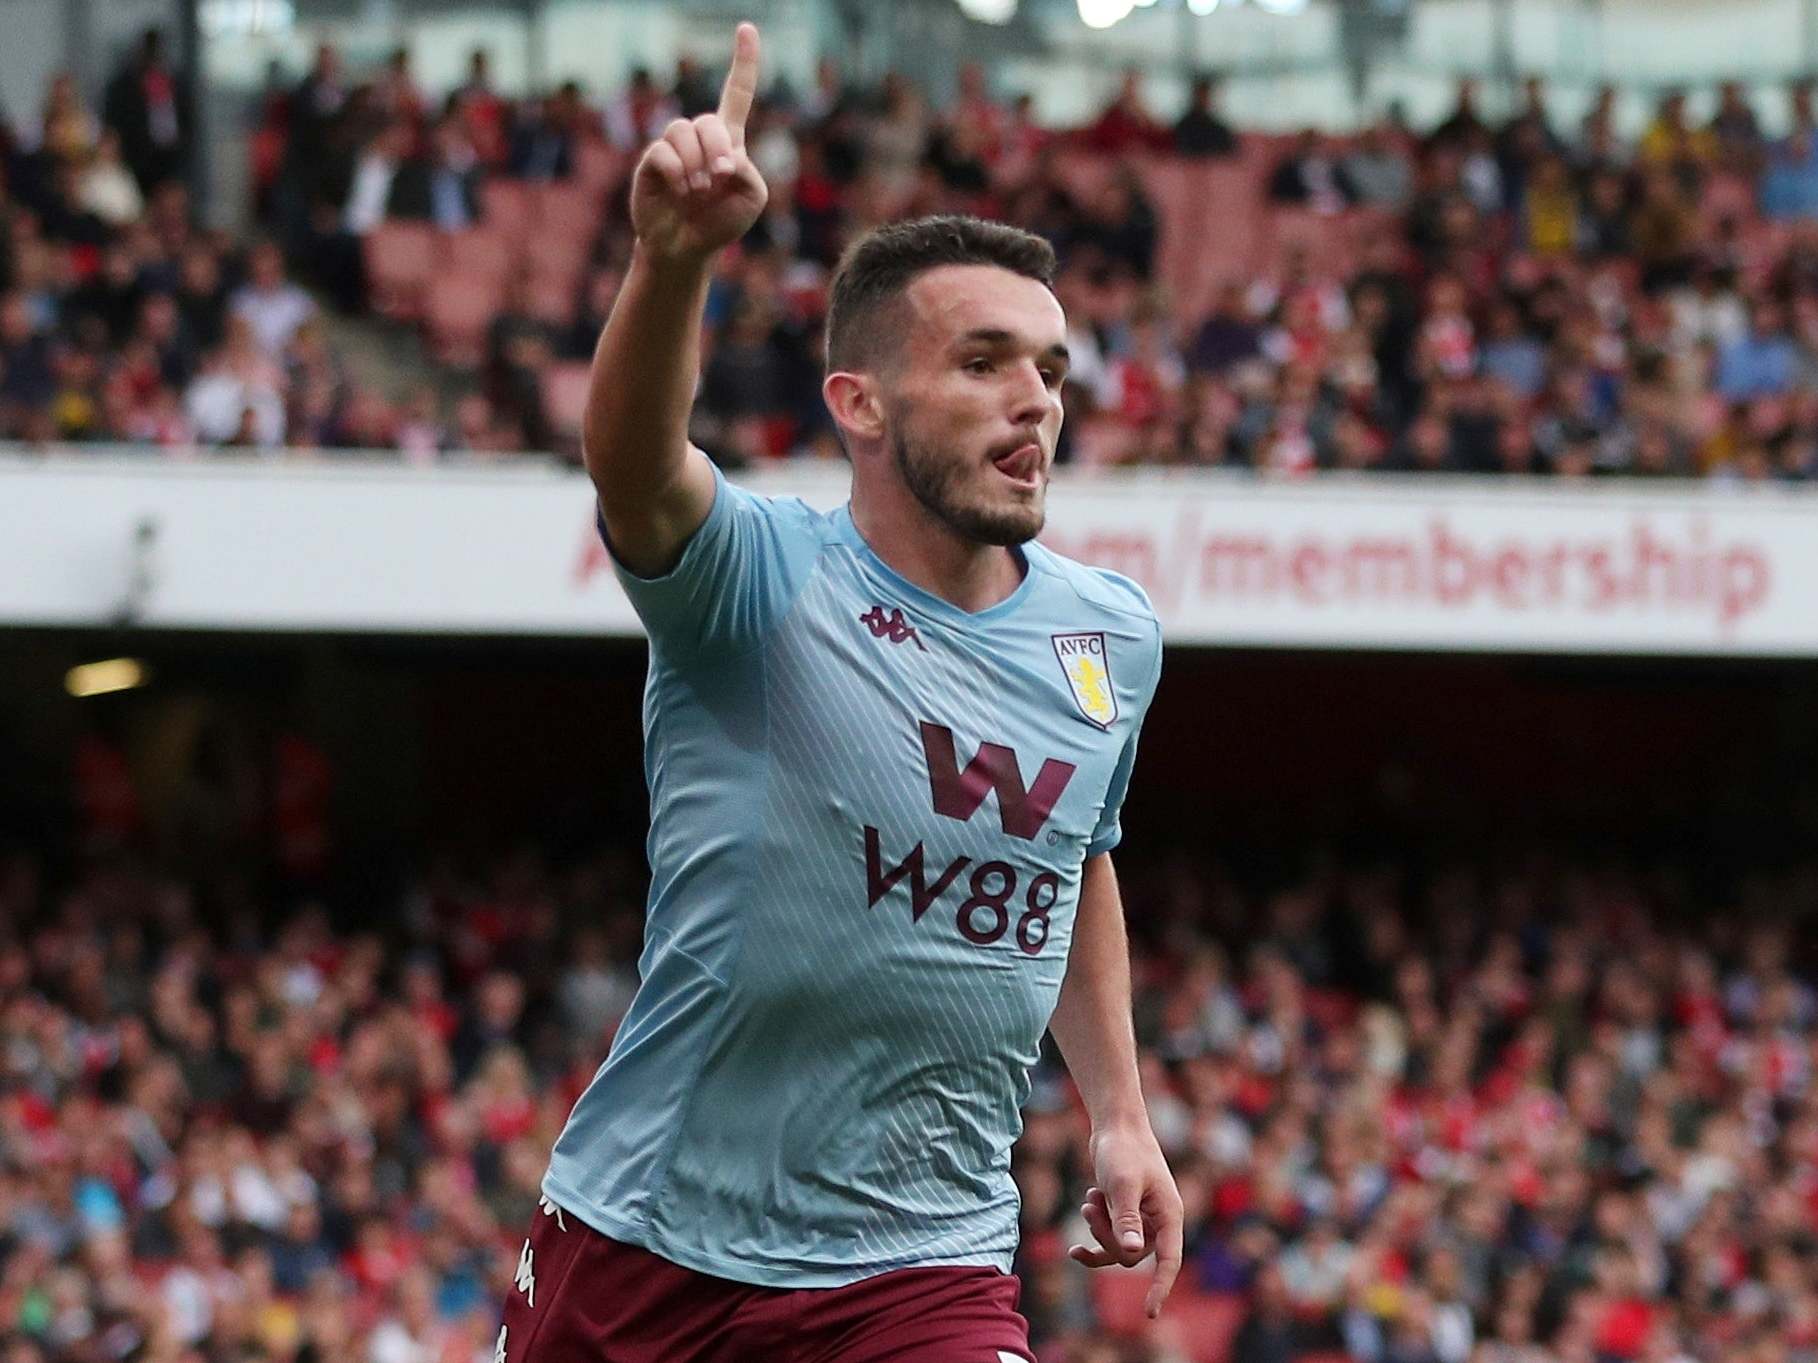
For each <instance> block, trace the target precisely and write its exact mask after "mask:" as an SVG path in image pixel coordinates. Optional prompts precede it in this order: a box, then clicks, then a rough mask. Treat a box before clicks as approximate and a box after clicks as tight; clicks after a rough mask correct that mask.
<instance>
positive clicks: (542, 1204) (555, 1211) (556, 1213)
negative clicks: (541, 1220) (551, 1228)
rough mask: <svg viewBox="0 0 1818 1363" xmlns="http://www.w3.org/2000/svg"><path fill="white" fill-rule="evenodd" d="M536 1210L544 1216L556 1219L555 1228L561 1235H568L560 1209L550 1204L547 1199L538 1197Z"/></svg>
mask: <svg viewBox="0 0 1818 1363" xmlns="http://www.w3.org/2000/svg"><path fill="white" fill-rule="evenodd" d="M537 1209H538V1210H539V1211H541V1212H542V1213H543V1215H544V1216H553V1217H554V1218H555V1219H556V1228H557V1229H558V1230H560V1231H561V1232H562V1234H564V1235H566V1234H568V1225H567V1223H566V1222H564V1221H563V1220H562V1209H561V1208H560V1207H558V1206H556V1204H555V1203H553V1202H551V1201H550V1200H549V1199H548V1198H546V1197H540V1198H538V1199H537Z"/></svg>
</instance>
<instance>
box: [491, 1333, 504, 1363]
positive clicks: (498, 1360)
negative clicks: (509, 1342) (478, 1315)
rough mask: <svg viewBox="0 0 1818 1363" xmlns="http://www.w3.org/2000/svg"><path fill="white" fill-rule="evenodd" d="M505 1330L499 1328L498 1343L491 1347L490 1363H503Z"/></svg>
mask: <svg viewBox="0 0 1818 1363" xmlns="http://www.w3.org/2000/svg"><path fill="white" fill-rule="evenodd" d="M505 1328H506V1327H505V1326H503V1325H501V1326H500V1327H499V1342H498V1343H497V1344H495V1345H493V1346H492V1363H505Z"/></svg>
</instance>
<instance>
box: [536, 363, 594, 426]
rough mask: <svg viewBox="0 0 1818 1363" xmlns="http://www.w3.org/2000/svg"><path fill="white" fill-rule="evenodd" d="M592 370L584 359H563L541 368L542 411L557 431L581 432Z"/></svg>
mask: <svg viewBox="0 0 1818 1363" xmlns="http://www.w3.org/2000/svg"><path fill="white" fill-rule="evenodd" d="M591 372H592V367H591V366H590V365H589V364H588V363H587V362H586V361H585V360H564V361H562V362H561V363H559V364H552V365H550V366H549V368H547V369H545V370H544V371H543V415H544V416H545V417H547V418H548V419H549V424H550V426H551V428H552V429H553V430H554V431H555V432H556V434H557V435H560V436H565V437H570V438H573V437H578V436H579V435H580V433H581V418H582V416H583V415H584V414H585V413H586V411H587V384H588V379H589V375H590V374H591Z"/></svg>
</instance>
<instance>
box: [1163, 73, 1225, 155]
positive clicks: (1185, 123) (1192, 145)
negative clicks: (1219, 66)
mask: <svg viewBox="0 0 1818 1363" xmlns="http://www.w3.org/2000/svg"><path fill="white" fill-rule="evenodd" d="M1217 100H1218V84H1217V82H1216V81H1215V80H1214V79H1213V78H1212V77H1211V76H1195V77H1194V78H1193V91H1192V94H1191V95H1190V96H1189V98H1188V101H1187V111H1186V112H1185V113H1184V114H1182V115H1181V116H1180V121H1179V122H1177V123H1176V124H1175V125H1174V150H1175V151H1176V152H1177V153H1179V154H1180V155H1182V156H1190V157H1204V158H1227V157H1232V156H1235V155H1237V134H1236V133H1234V132H1232V131H1231V125H1230V124H1228V123H1226V122H1225V121H1224V119H1223V118H1221V117H1220V116H1219V114H1218V110H1217Z"/></svg>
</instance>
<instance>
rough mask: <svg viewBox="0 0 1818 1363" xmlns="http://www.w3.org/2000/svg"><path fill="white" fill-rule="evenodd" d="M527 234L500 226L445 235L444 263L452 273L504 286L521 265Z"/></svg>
mask: <svg viewBox="0 0 1818 1363" xmlns="http://www.w3.org/2000/svg"><path fill="white" fill-rule="evenodd" d="M522 241H523V238H521V237H512V236H510V235H509V234H508V233H506V232H504V231H502V230H500V229H499V228H496V227H473V228H469V229H468V230H467V231H465V232H450V233H447V234H446V235H444V237H443V238H442V266H443V269H444V271H445V272H446V273H447V274H448V275H450V276H460V277H463V278H467V279H474V280H479V281H481V282H483V283H488V284H492V285H494V286H496V287H503V286H504V284H505V282H506V281H507V280H509V279H510V278H511V276H512V275H513V274H514V273H515V272H516V270H517V267H518V252H519V250H520V247H521V244H522Z"/></svg>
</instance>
